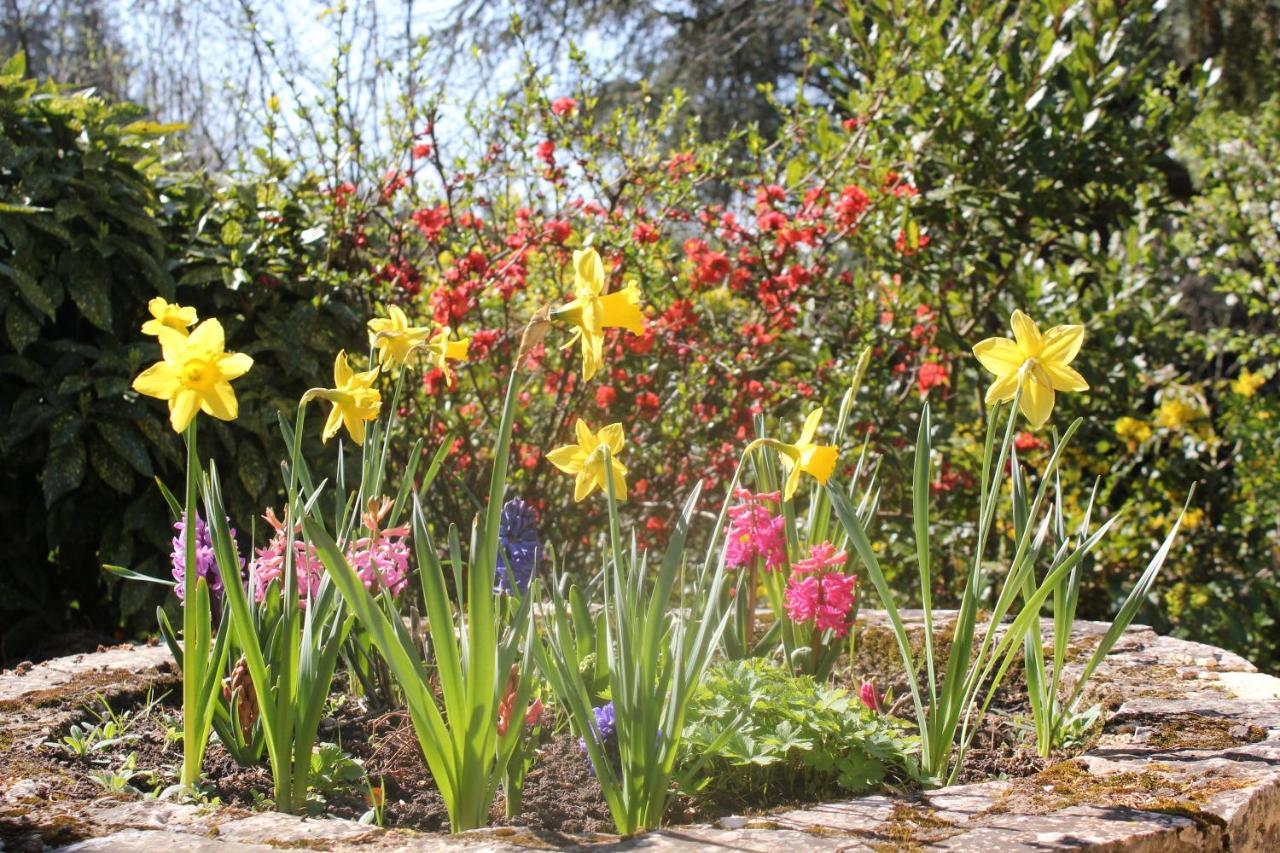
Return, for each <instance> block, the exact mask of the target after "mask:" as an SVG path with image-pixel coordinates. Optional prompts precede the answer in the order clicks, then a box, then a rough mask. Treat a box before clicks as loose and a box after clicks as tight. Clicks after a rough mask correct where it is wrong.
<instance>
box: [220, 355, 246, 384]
mask: <svg viewBox="0 0 1280 853" xmlns="http://www.w3.org/2000/svg"><path fill="white" fill-rule="evenodd" d="M251 367H253V358H252V357H251V356H248V355H245V354H244V353H242V352H229V353H227V354H226V355H224V356H223V357H222V358H220V359H218V371H219V372H220V373H222V378H223V379H226V380H228V381H230V380H232V379H239V378H240V377H241V376H244V375H245V374H246V373H248V372H249V368H251Z"/></svg>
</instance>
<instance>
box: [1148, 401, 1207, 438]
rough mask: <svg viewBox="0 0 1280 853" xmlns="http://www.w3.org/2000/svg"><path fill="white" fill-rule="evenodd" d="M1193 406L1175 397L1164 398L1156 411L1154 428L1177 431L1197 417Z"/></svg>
mask: <svg viewBox="0 0 1280 853" xmlns="http://www.w3.org/2000/svg"><path fill="white" fill-rule="evenodd" d="M1197 414H1198V413H1197V411H1196V408H1195V406H1192V405H1191V404H1190V403H1188V402H1187V401H1186V400H1182V399H1179V398H1177V397H1166V398H1165V399H1164V401H1163V402H1162V403H1160V408H1159V409H1157V410H1156V426H1161V427H1164V428H1165V429H1172V430H1179V429H1182V428H1183V427H1185V426H1186V425H1187V424H1189V423H1191V422H1192V421H1193V420H1195V419H1196V417H1197Z"/></svg>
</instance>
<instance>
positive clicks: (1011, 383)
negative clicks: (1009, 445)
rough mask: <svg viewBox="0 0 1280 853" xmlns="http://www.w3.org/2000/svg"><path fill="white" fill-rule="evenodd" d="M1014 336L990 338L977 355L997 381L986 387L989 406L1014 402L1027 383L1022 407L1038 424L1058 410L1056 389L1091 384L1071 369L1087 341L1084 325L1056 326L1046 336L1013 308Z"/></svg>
mask: <svg viewBox="0 0 1280 853" xmlns="http://www.w3.org/2000/svg"><path fill="white" fill-rule="evenodd" d="M1010 322H1011V323H1012V325H1013V337H1014V339H1013V340H1009V339H1008V338H987V339H986V340H983V341H979V342H978V343H977V344H976V345H975V346H974V348H973V354H974V355H975V356H977V357H978V361H979V362H981V363H982V366H983V367H985V368H986V369H987V370H989V371H991V372H992V373H994V374H995V376H996V380H995V381H994V382H992V383H991V387H989V388H988V389H987V405H991V404H993V403H997V402H1004V401H1006V400H1012V399H1013V397H1014V394H1015V392H1016V391H1017V390H1018V386H1019V384H1021V386H1022V396H1021V397H1020V398H1019V400H1020V408H1021V409H1022V414H1024V415H1026V418H1027V420H1028V421H1030V422H1031V425H1032V426H1033V427H1038V426H1042V425H1043V424H1044V422H1045V421H1047V420H1049V415H1050V413H1051V412H1052V411H1053V400H1054V392H1055V391H1087V390H1089V383H1088V382H1085V380H1084V377H1083V376H1081V375H1080V374H1079V373H1077V372H1076V371H1075V369H1074V368H1072V367H1070V366H1069V365H1070V364H1071V360H1072V359H1074V358H1075V357H1076V354H1077V353H1078V352H1080V345H1081V344H1082V343H1083V342H1084V326H1054V327H1053V328H1052V329H1050V330H1049V331H1047V332H1045V333H1044V334H1043V335H1041V334H1040V329H1039V328H1038V327H1037V326H1036V323H1035V321H1034V320H1032V319H1031V318H1030V317H1028V316H1027V315H1026V314H1023V313H1022V312H1021V311H1014V312H1013V318H1012V320H1011V321H1010Z"/></svg>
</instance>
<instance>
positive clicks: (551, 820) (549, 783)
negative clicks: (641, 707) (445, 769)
mask: <svg viewBox="0 0 1280 853" xmlns="http://www.w3.org/2000/svg"><path fill="white" fill-rule="evenodd" d="M169 698H170V699H172V698H173V697H172V696H171V697H169ZM160 710H162V711H163V712H164V713H163V714H161V713H153V714H152V715H151V716H149V717H147V718H146V719H145V720H141V721H139V723H138V724H137V726H136V727H135V728H134V729H133V730H132V732H131V734H130V737H129V739H128V740H126V741H123V742H121V743H120V744H119V745H117V746H114V747H111V748H109V749H105V750H102V751H99V752H96V753H94V754H93V755H91V756H88V757H79V756H75V755H71V754H69V753H67V752H65V751H63V750H59V749H57V748H52V747H43V748H41V749H40V750H39V752H40V753H41V755H42V757H43V758H45V760H47V761H49V762H51V763H53V764H56V765H58V766H60V767H61V768H63V769H65V770H70V771H72V774H73V775H74V776H75V777H76V779H77V783H76V786H75V790H74V793H73V795H74V796H77V797H79V796H83V797H84V798H85V799H90V798H93V797H96V796H101V794H102V788H101V787H100V786H99V785H98V784H97V783H96V782H94V781H93V780H92V779H91V778H90V775H91V774H93V773H96V772H100V771H103V770H115V769H116V768H118V767H119V766H120V765H121V764H122V763H123V762H124V761H125V760H126V759H127V758H128V757H129V755H130V754H131V753H132V754H135V755H136V756H137V758H136V765H137V768H138V770H139V771H149V772H147V773H144V774H142V775H140V776H139V777H136V778H135V781H134V786H135V787H137V788H139V789H140V790H144V791H147V790H153V789H155V788H164V787H166V786H168V785H170V784H173V783H174V782H176V781H177V775H178V769H179V766H180V765H181V762H182V748H181V744H180V743H178V742H171V741H168V740H167V738H166V730H167V729H168V727H169V726H180V725H181V723H180V712H179V710H178V709H177V708H176V707H173V706H172V705H166V706H163V707H162V708H161V709H160ZM59 734H61V733H59ZM318 740H319V741H320V742H328V743H336V744H338V745H339V746H340V747H341V748H342V750H343V751H344V752H346V753H348V754H349V755H351V756H352V757H353V758H357V759H360V760H361V762H363V764H364V768H365V772H366V774H367V777H368V779H369V781H370V783H371V784H372V785H373V786H374V787H375V788H378V787H381V789H382V792H383V793H382V797H383V801H384V803H385V810H384V814H383V818H384V823H383V825H384V826H387V827H406V828H412V829H417V830H424V831H431V832H434V831H447V830H448V827H449V816H448V812H447V810H446V809H445V804H444V800H443V799H441V797H440V793H439V791H438V790H437V789H436V786H435V784H434V783H433V782H432V780H431V774H430V773H429V772H427V768H426V764H425V762H424V761H423V758H422V752H421V750H420V748H419V746H418V740H417V737H416V735H415V734H414V731H413V726H412V724H411V723H410V721H409V716H408V714H407V713H405V712H402V711H396V712H391V713H378V714H369V713H365V712H362V711H361V710H360V709H359V708H358V707H357V706H356V705H355V704H354V703H352V702H346V703H344V704H343V705H342V706H340V707H339V708H338V710H337V712H336V713H335V714H334V715H333V716H331V717H327V718H325V719H324V720H322V721H321V724H320V732H319V738H318ZM544 741H545V742H544V743H543V744H542V745H541V747H540V749H539V751H538V757H537V760H536V762H535V763H534V765H533V767H532V768H531V769H530V770H529V774H528V776H527V778H526V779H525V787H524V798H523V802H522V806H523V808H522V811H521V814H520V815H519V816H518V817H515V818H507V817H506V816H505V814H504V803H503V800H502V795H501V792H499V794H498V797H497V798H496V799H495V801H494V803H493V806H492V808H491V810H490V817H491V822H492V823H493V824H495V825H506V826H518V827H526V828H529V829H535V830H544V831H550V832H566V833H593V832H611V831H612V830H613V820H612V818H611V817H610V815H609V808H608V805H607V804H606V803H605V801H604V798H603V797H602V796H601V793H600V785H599V783H597V782H596V780H595V777H594V776H592V774H591V770H590V768H589V767H588V765H587V762H586V760H585V759H584V758H583V757H582V754H581V752H580V751H579V748H578V740H577V738H576V737H573V736H571V735H569V734H568V733H563V734H559V735H554V736H547V737H545V738H544ZM204 776H205V790H206V793H207V795H208V796H209V797H210V798H211V799H212V798H217V799H218V800H219V801H221V802H222V803H223V804H224V805H229V806H239V807H241V808H247V809H253V808H261V807H262V804H263V801H264V800H267V799H270V798H271V796H272V787H271V772H270V770H269V767H268V765H267V762H266V758H265V755H264V758H263V761H262V762H261V763H260V764H258V765H256V766H252V767H241V766H240V765H238V764H237V763H236V762H235V760H234V759H233V758H232V756H231V755H230V753H228V752H227V750H226V749H225V748H223V746H222V745H221V744H219V743H216V742H214V743H211V744H210V746H209V751H208V753H207V754H206V756H205V763H204ZM368 797H369V791H368V790H367V789H366V788H365V787H364V786H363V785H360V784H353V785H344V786H342V788H341V789H340V790H338V791H336V792H334V793H332V794H331V795H329V796H328V797H327V798H326V801H325V808H324V811H325V812H326V813H327V814H328V815H330V816H333V817H342V818H349V819H352V820H358V819H359V818H360V816H361V815H363V814H364V813H365V812H366V811H368V810H369V807H370V803H369V800H368Z"/></svg>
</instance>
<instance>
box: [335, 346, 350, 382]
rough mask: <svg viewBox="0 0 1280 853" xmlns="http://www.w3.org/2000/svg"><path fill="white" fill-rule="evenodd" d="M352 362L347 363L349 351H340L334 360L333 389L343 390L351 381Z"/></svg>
mask: <svg viewBox="0 0 1280 853" xmlns="http://www.w3.org/2000/svg"><path fill="white" fill-rule="evenodd" d="M351 374H352V370H351V362H349V361H347V351H346V350H341V349H340V350H338V354H337V355H336V356H334V359H333V387H335V388H341V387H342V386H344V385H346V384H347V383H348V382H350V381H351Z"/></svg>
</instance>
